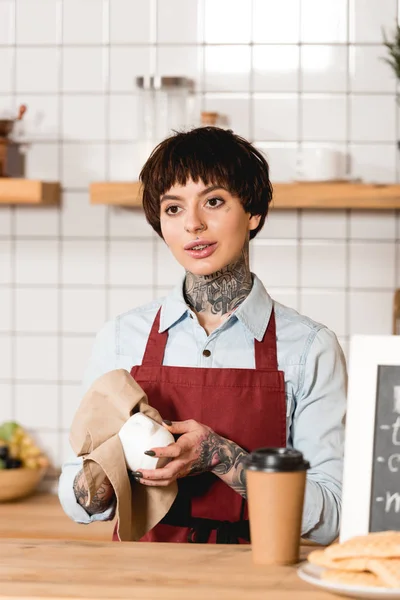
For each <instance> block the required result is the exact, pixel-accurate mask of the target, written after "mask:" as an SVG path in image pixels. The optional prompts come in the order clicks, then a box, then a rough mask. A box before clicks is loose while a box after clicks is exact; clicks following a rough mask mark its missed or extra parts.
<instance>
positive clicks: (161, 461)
mask: <svg viewBox="0 0 400 600" xmlns="http://www.w3.org/2000/svg"><path fill="white" fill-rule="evenodd" d="M118 435H119V438H120V440H121V444H122V448H123V451H124V455H125V462H126V464H127V466H128V468H129V469H130V470H131V471H138V470H140V469H159V468H160V467H163V466H165V465H166V464H167V463H168V462H169V460H170V459H169V458H157V456H147V454H145V451H146V450H150V449H151V448H156V447H157V448H159V447H162V446H168V445H169V444H171V443H173V442H174V441H175V439H174V436H173V435H172V433H170V432H169V431H168V429H165V427H163V425H159V424H158V423H157V422H156V421H154V420H153V419H150V417H147V416H146V415H144V414H143V413H140V412H138V413H135V414H134V415H132V416H131V417H129V419H128V420H127V421H126V423H124V424H123V426H122V427H121V429H120V431H119V433H118Z"/></svg>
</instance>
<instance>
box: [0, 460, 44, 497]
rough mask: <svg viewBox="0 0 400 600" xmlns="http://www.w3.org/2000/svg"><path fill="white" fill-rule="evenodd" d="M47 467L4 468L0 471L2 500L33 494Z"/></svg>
mask: <svg viewBox="0 0 400 600" xmlns="http://www.w3.org/2000/svg"><path fill="white" fill-rule="evenodd" d="M45 473H46V469H44V468H42V469H2V470H1V471H0V502H7V501H9V500H17V499H18V498H24V497H25V496H29V494H32V493H33V492H34V491H35V490H36V488H37V486H38V485H39V483H40V481H41V480H42V478H43V476H44V474H45Z"/></svg>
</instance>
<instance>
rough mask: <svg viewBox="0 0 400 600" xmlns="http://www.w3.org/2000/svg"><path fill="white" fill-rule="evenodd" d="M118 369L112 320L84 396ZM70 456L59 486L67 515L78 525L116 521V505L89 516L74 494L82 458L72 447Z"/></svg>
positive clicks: (97, 345)
mask: <svg viewBox="0 0 400 600" xmlns="http://www.w3.org/2000/svg"><path fill="white" fill-rule="evenodd" d="M116 368H118V366H117V353H116V338H115V321H109V322H107V323H106V324H105V325H104V326H103V327H102V329H101V330H100V331H99V333H98V334H97V335H96V338H95V341H94V344H93V348H92V352H91V356H90V359H89V363H88V365H87V368H86V371H85V374H84V377H83V383H82V396H83V394H85V392H86V391H87V390H88V389H89V388H90V386H91V385H92V383H93V382H94V381H95V380H96V379H97V378H98V377H100V376H101V375H104V373H107V372H108V371H112V370H113V369H116ZM70 454H71V458H70V459H69V460H67V461H66V462H65V463H64V464H63V465H62V470H61V476H60V479H59V483H58V497H59V500H60V503H61V506H62V507H63V509H64V512H65V513H66V514H67V515H68V516H69V517H70V518H71V519H72V520H73V521H76V522H77V523H92V522H93V521H109V520H112V519H113V518H114V514H115V506H114V505H112V506H111V507H110V508H109V509H107V510H106V511H105V512H103V513H99V514H95V515H89V514H88V513H87V512H86V511H85V509H84V508H83V507H82V506H81V505H80V504H79V503H78V502H77V500H76V497H75V493H74V480H75V477H76V475H77V473H78V472H79V471H80V470H81V468H82V459H81V458H79V457H77V456H75V455H74V454H73V451H72V448H71V452H70ZM114 504H115V503H114Z"/></svg>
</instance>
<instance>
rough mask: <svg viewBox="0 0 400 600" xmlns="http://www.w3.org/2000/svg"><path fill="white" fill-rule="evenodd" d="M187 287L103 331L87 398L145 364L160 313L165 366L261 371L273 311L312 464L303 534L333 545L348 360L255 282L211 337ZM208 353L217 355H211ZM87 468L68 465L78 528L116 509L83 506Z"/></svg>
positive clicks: (70, 507)
mask: <svg viewBox="0 0 400 600" xmlns="http://www.w3.org/2000/svg"><path fill="white" fill-rule="evenodd" d="M182 287H183V283H182V281H180V282H179V285H177V286H176V287H175V288H174V290H173V291H172V292H171V293H170V294H169V295H168V296H166V297H165V298H163V299H161V300H155V301H154V302H151V303H149V304H146V305H144V306H141V307H139V308H135V309H133V310H131V311H129V312H127V313H124V314H123V315H120V316H119V317H117V318H116V319H115V320H113V321H109V322H107V323H106V324H105V325H104V327H103V328H102V329H101V330H100V331H99V333H98V334H97V336H96V339H95V343H94V347H93V351H92V355H91V358H90V361H89V365H88V367H87V370H86V373H85V377H84V384H83V388H84V389H83V391H86V390H87V389H88V388H89V387H90V385H91V384H92V383H93V382H94V380H95V379H97V378H98V377H100V376H101V375H103V374H104V373H106V372H107V371H111V370H112V369H121V368H122V369H127V370H128V371H130V369H131V367H132V366H133V365H139V364H141V362H142V357H143V354H144V350H145V346H146V342H147V338H148V335H149V333H150V328H151V325H152V323H153V320H154V318H155V316H156V313H157V311H158V309H159V307H160V306H161V307H162V308H161V319H160V329H159V331H160V332H162V331H165V330H168V341H167V346H166V350H165V356H164V363H163V364H164V365H170V366H182V367H208V368H215V367H225V368H244V369H254V367H255V359H254V339H257V340H259V341H260V340H261V339H262V337H263V335H264V332H265V330H266V327H267V325H268V320H269V316H270V314H271V310H272V307H274V309H275V318H276V334H277V349H278V367H279V369H280V370H282V371H283V372H284V374H285V388H286V404H287V408H286V424H287V443H288V446H292V447H294V448H296V449H298V450H300V451H301V452H302V453H303V454H304V457H305V458H306V459H307V460H309V461H310V465H311V468H310V470H309V471H308V473H307V485H306V495H305V502H304V511H303V522H302V535H303V536H306V537H308V538H310V539H312V540H314V541H316V542H320V543H323V544H327V543H329V542H331V541H332V540H333V539H334V538H335V537H336V536H337V535H338V532H339V520H340V513H341V493H342V470H343V444H344V414H345V404H346V385H347V373H346V363H345V358H344V355H343V352H342V350H341V348H340V346H339V343H338V341H337V338H336V336H335V334H334V333H333V332H332V331H330V330H329V329H328V328H327V327H325V326H324V325H321V324H319V323H316V322H314V321H312V320H311V319H309V318H308V317H304V316H302V315H300V314H299V313H297V312H296V311H295V310H293V309H291V308H287V307H286V306H283V305H282V304H279V303H278V302H275V301H274V300H272V299H271V297H270V296H269V295H268V293H267V291H266V289H265V288H264V286H263V284H262V283H261V281H260V280H259V279H258V278H257V277H256V276H255V275H254V276H253V287H252V290H251V292H250V294H249V295H248V297H247V298H246V299H245V300H244V302H243V303H242V304H241V305H240V306H239V308H238V309H237V310H236V311H235V312H234V314H232V315H231V316H230V317H229V318H228V319H227V320H226V321H225V322H224V323H223V324H222V325H220V326H219V327H218V328H217V329H216V330H215V331H213V332H212V333H211V335H209V336H207V333H206V332H205V330H204V329H203V328H202V327H201V325H200V324H199V322H198V320H197V317H196V315H195V314H194V313H193V312H192V311H191V310H190V309H189V308H188V306H187V305H186V303H185V300H184V296H183V292H182ZM206 348H207V349H208V350H210V352H211V354H210V356H204V354H203V351H204V350H205V349H206ZM150 402H151V398H150ZM254 418H257V415H254ZM233 441H235V440H233ZM81 465H82V461H81V459H79V458H76V457H74V458H73V459H72V460H71V461H68V462H66V463H65V464H64V465H63V469H62V474H61V477H60V484H59V498H60V501H61V504H62V506H63V508H64V510H65V512H66V513H67V514H68V515H69V516H70V517H71V518H72V519H73V520H74V521H77V522H79V523H90V522H92V521H98V520H100V521H106V520H109V519H112V518H113V516H114V513H115V507H111V508H110V509H108V510H107V511H106V512H104V513H102V514H97V515H93V516H89V515H88V514H87V513H86V511H85V510H84V509H83V508H82V507H81V506H80V505H79V504H78V503H77V501H76V499H75V495H74V492H73V481H74V478H75V475H76V474H77V472H78V471H79V470H80V468H81Z"/></svg>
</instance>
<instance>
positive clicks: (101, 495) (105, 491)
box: [74, 469, 114, 515]
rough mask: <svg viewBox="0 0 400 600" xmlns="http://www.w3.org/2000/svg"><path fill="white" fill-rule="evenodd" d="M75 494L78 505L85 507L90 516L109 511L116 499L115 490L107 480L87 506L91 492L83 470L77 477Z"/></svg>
mask: <svg viewBox="0 0 400 600" xmlns="http://www.w3.org/2000/svg"><path fill="white" fill-rule="evenodd" d="M74 493H75V497H76V499H77V501H78V503H79V504H80V505H81V506H83V508H84V509H85V510H86V512H87V513H88V514H89V515H95V514H99V513H102V512H104V511H105V510H107V508H109V506H110V504H111V501H112V500H113V498H114V488H113V487H112V485H111V483H110V482H109V480H108V479H105V480H104V481H103V483H102V484H101V486H100V487H99V489H98V490H97V492H96V493H95V495H94V496H93V498H92V501H91V503H90V504H89V506H86V502H87V500H88V497H89V490H88V489H87V485H86V479H85V475H84V472H83V469H82V470H81V471H79V473H78V474H77V475H76V477H75V480H74Z"/></svg>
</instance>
